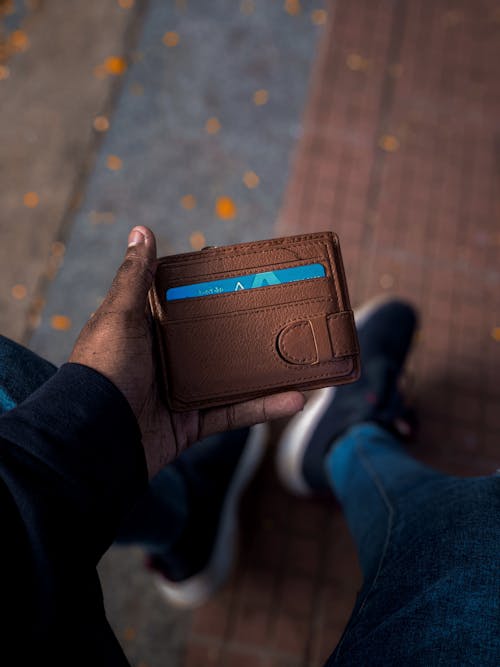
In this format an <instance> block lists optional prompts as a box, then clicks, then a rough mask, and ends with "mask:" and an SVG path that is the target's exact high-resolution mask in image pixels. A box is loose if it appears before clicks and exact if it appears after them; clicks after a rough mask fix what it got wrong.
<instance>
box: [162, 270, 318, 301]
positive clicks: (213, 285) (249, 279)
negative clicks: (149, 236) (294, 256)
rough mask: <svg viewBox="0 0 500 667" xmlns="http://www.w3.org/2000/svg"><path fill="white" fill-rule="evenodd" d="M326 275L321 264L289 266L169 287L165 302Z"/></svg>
mask: <svg viewBox="0 0 500 667" xmlns="http://www.w3.org/2000/svg"><path fill="white" fill-rule="evenodd" d="M325 275H326V272H325V267H324V266H323V264H306V265H305V266H291V267H289V268H287V269H276V270H275V271H264V272H262V273H250V274H248V275H246V276H234V277H232V278H221V279H220V280H211V281H209V282H205V283H194V284H191V285H181V286H179V287H170V288H169V289H168V290H167V293H166V299H167V301H174V300H177V299H192V298H193V297H197V296H210V295H212V294H226V293H227V292H238V291H240V290H250V289H256V288H259V287H268V286H269V285H280V284H283V283H292V282H297V281H299V280H310V279H311V278H324V277H325Z"/></svg>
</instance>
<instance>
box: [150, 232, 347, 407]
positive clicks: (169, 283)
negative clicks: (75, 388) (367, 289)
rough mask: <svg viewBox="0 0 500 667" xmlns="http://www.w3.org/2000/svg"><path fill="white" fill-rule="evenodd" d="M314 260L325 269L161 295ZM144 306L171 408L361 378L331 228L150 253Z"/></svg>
mask: <svg viewBox="0 0 500 667" xmlns="http://www.w3.org/2000/svg"><path fill="white" fill-rule="evenodd" d="M317 262H319V263H321V264H323V266H324V267H325V271H326V276H325V277H323V278H312V279H308V280H303V281H296V282H290V283H284V284H279V285H269V286H266V287H259V288H257V289H248V290H239V291H236V292H230V293H224V294H213V295H209V296H201V297H194V298H188V299H179V300H175V301H167V300H166V291H167V289H168V288H170V287H176V286H180V285H186V284H190V283H196V282H205V281H211V280H217V279H220V278H227V277H231V276H238V275H244V274H252V273H257V272H260V271H273V270H276V269H279V268H286V267H290V266H300V265H305V264H311V263H317ZM149 304H150V309H151V313H152V316H153V321H154V325H155V326H154V329H155V348H156V353H157V362H158V368H159V373H160V377H161V380H162V383H163V392H164V399H165V401H166V403H167V405H168V406H169V407H170V409H172V410H176V411H185V410H194V409H202V408H208V407H215V406H218V405H226V404H229V403H234V402H239V401H244V400H248V399H251V398H255V397H257V396H263V395H267V394H271V393H276V392H279V391H286V390H290V389H298V390H300V391H306V390H310V389H317V388H320V387H326V386H331V385H339V384H345V383H347V382H353V381H354V380H356V379H357V378H358V377H359V372H360V362H359V346H358V339H357V335H356V327H355V324H354V318H353V313H352V310H351V307H350V302H349V295H348V290H347V284H346V278H345V274H344V267H343V263H342V256H341V251H340V245H339V240H338V237H337V235H336V234H334V233H333V232H330V231H327V232H326V231H325V232H315V233H311V234H302V235H297V236H286V237H280V238H274V239H266V240H263V241H256V242H250V243H239V244H236V245H231V246H221V247H211V248H204V249H203V250H200V251H197V252H189V253H182V254H178V255H169V256H167V257H163V258H161V259H160V260H158V268H157V271H156V276H155V281H154V285H153V288H152V289H151V291H150V295H149Z"/></svg>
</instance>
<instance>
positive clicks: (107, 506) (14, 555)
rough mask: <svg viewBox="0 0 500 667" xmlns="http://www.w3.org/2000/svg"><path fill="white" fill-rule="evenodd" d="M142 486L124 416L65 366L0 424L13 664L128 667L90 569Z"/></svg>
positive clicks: (96, 383)
mask: <svg viewBox="0 0 500 667" xmlns="http://www.w3.org/2000/svg"><path fill="white" fill-rule="evenodd" d="M146 486H147V468H146V461H145V457H144V451H143V449H142V445H141V439H140V431H139V427H138V424H137V421H136V419H135V417H134V415H133V413H132V411H131V409H130V407H129V405H128V403H127V401H126V399H125V398H124V396H123V395H122V394H121V392H120V391H119V390H118V389H117V388H116V387H115V386H114V385H113V384H112V383H111V382H110V381H109V380H107V379H106V378H105V377H103V376H102V375H100V374H99V373H97V372H96V371H94V370H92V369H90V368H88V367H86V366H82V365H80V364H64V365H63V366H62V367H61V368H60V370H59V371H58V372H57V373H56V374H55V375H54V376H53V377H52V378H51V379H50V380H48V381H47V382H46V383H45V384H44V385H42V386H41V387H40V388H39V389H38V390H37V391H36V392H35V393H34V394H32V395H31V396H30V397H29V398H28V399H27V400H26V401H24V403H22V404H20V405H19V406H18V407H16V408H14V409H13V410H11V411H9V412H7V413H5V414H4V415H3V416H2V417H0V521H1V526H2V533H3V535H2V537H3V540H2V541H3V545H4V546H3V548H2V549H1V550H0V564H1V570H0V577H1V581H2V596H1V598H0V600H1V602H0V604H1V605H2V607H3V613H2V616H3V617H4V618H7V619H8V622H7V623H6V624H3V631H4V637H3V640H2V644H3V646H4V647H8V650H9V652H10V650H12V651H13V652H14V658H15V662H13V663H12V664H23V659H22V658H23V656H24V654H25V653H28V652H29V651H32V650H36V653H37V656H38V658H41V657H42V656H44V657H45V653H46V654H47V658H48V664H59V663H61V664H64V663H66V664H68V665H69V664H89V665H90V664H92V665H100V664H103V665H104V664H106V665H114V664H117V665H118V664H120V665H123V664H127V663H126V661H125V658H124V657H123V654H122V653H121V650H120V648H119V646H118V643H117V642H116V639H115V638H114V636H113V634H112V632H111V630H110V629H109V626H108V625H107V622H106V619H105V614H104V608H103V602H102V594H101V589H100V585H99V581H98V578H97V574H96V565H97V562H98V561H99V559H100V557H101V556H102V555H103V553H104V552H105V551H106V549H107V548H108V547H109V546H110V545H111V543H112V542H113V540H114V537H115V534H116V531H117V528H118V526H119V524H120V523H121V522H122V521H123V518H124V517H125V516H126V513H127V512H128V510H129V509H130V508H131V507H132V505H133V504H134V503H135V501H136V500H137V498H138V497H139V496H140V494H141V493H142V492H143V490H144V489H145V488H146ZM21 641H22V643H20V642H21ZM68 652H71V653H70V654H69V655H68ZM3 653H4V656H5V655H6V654H5V652H3ZM30 662H31V661H30ZM37 662H38V660H37ZM6 664H7V663H6Z"/></svg>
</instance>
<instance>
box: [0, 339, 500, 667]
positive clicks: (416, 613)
mask: <svg viewBox="0 0 500 667" xmlns="http://www.w3.org/2000/svg"><path fill="white" fill-rule="evenodd" d="M55 371H56V368H55V367H54V366H53V365H52V364H49V363H48V362H47V361H45V360H43V359H41V358H40V357H38V356H37V355H35V354H33V353H32V352H30V351H29V350H27V349H26V348H24V347H22V346H20V345H18V344H16V343H14V342H12V341H10V340H8V339H6V338H4V337H2V336H0V413H1V412H2V411H6V410H9V409H11V408H12V407H14V406H15V405H16V404H17V403H19V402H21V401H23V400H24V398H26V397H27V396H28V395H29V394H30V393H32V392H33V391H34V390H35V389H36V388H37V387H38V386H39V385H40V384H42V383H43V382H44V381H45V380H47V379H48V378H49V377H50V376H51V375H52V374H53V373H54V372H55ZM325 465H326V470H327V474H328V478H329V480H330V483H331V487H332V490H333V492H334V494H335V495H336V496H337V498H338V500H339V501H340V503H341V504H342V507H343V510H344V513H345V516H346V518H347V521H348V524H349V528H350V531H351V533H352V535H353V537H354V540H355V542H356V545H357V549H358V554H359V558H360V563H361V567H362V570H363V575H364V583H363V588H362V590H361V591H360V593H359V595H358V599H357V602H356V605H355V608H354V610H353V613H352V616H351V619H350V621H349V623H348V625H347V628H346V630H345V632H344V635H343V637H342V639H341V640H340V642H339V644H338V646H337V648H336V649H335V651H334V653H333V654H332V656H331V657H330V659H329V660H328V662H327V665H328V667H330V666H332V665H349V666H353V667H365V666H370V667H372V666H373V667H377V666H380V667H382V665H383V666H384V667H387V666H391V665H393V666H394V667H402V666H403V665H404V666H405V667H406V666H407V665H418V666H419V667H420V666H421V667H430V666H434V665H442V666H443V667H445V666H446V667H449V666H454V665H460V666H464V665H471V666H472V665H473V666H474V667H489V666H490V665H491V667H493V666H495V667H498V665H500V477H499V476H498V475H492V476H491V477H481V478H458V477H453V476H449V475H444V474H442V473H439V472H437V471H435V470H432V469H430V468H428V467H426V466H424V465H422V464H421V463H419V462H417V461H416V460H414V459H413V458H412V457H410V456H409V455H408V454H407V453H405V451H404V449H403V448H402V446H401V444H400V443H399V441H398V440H396V439H395V438H393V437H392V436H390V435H389V434H388V433H387V432H386V431H385V430H383V429H381V428H380V427H378V426H376V425H374V424H360V425H358V426H356V427H353V428H352V429H350V430H349V431H348V432H347V433H346V434H345V435H344V436H343V437H342V438H340V439H339V440H338V441H337V442H336V443H335V446H334V447H332V449H331V451H330V453H329V455H328V457H327V459H326V462H325ZM186 518H187V501H186V497H185V490H184V486H183V481H182V475H181V474H180V472H179V471H178V470H177V468H176V465H175V463H173V464H172V465H170V466H168V467H167V468H165V469H164V470H163V471H162V472H161V473H160V474H159V475H158V476H157V477H156V478H155V479H154V480H153V482H152V483H151V484H150V486H149V489H148V492H147V494H146V496H145V497H144V498H143V499H142V501H141V502H140V504H139V506H138V507H137V509H136V511H135V512H134V513H133V516H132V517H131V518H130V519H129V520H128V521H127V522H126V524H125V526H124V529H123V531H122V532H123V534H122V535H121V536H120V540H121V541H123V542H136V543H138V544H141V546H143V547H145V548H146V549H148V550H150V551H153V552H154V551H161V550H164V549H168V547H169V545H171V544H172V543H173V542H174V541H175V539H176V537H177V535H179V533H180V532H181V531H182V528H183V526H184V524H185V521H186ZM334 566H335V564H334V563H332V567H334ZM332 649H333V647H332Z"/></svg>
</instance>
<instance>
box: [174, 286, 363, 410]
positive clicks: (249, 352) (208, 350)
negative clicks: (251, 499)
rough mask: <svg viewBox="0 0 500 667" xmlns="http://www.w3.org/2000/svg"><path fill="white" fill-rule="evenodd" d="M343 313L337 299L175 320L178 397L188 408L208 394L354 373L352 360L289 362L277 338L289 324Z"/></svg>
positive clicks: (247, 389) (290, 383)
mask: <svg viewBox="0 0 500 667" xmlns="http://www.w3.org/2000/svg"><path fill="white" fill-rule="evenodd" d="M336 312H337V308H336V299H335V298H334V297H332V296H331V295H330V296H328V297H316V298H310V299H306V300H303V301H300V302H294V303H284V304H274V305H272V306H268V307H259V308H255V309H253V310H240V311H237V312H232V313H224V314H223V313H219V314H218V315H215V316H214V315H212V316H207V317H204V318H196V319H189V320H179V321H169V322H168V323H167V324H166V327H165V330H164V344H165V348H164V349H165V352H166V360H165V361H166V369H167V373H168V375H169V377H168V384H169V387H170V391H171V393H172V395H173V396H174V397H175V398H176V399H178V400H180V401H183V402H185V403H186V405H187V404H189V402H190V401H191V402H193V401H196V400H202V399H204V398H205V397H208V396H211V397H213V396H218V397H224V396H227V397H228V400H230V398H231V396H237V395H238V394H239V393H245V392H247V393H248V392H251V391H256V392H259V391H265V390H267V389H269V388H270V387H273V386H280V387H287V386H291V387H292V386H299V385H300V384H301V383H303V382H304V381H308V382H311V381H315V380H319V379H321V378H325V377H332V376H335V375H338V376H339V377H342V376H343V375H348V374H349V373H350V372H351V371H352V368H353V365H352V364H353V362H352V359H350V358H346V359H333V358H332V359H329V360H326V361H324V362H322V363H318V364H317V365H315V366H314V367H308V368H307V369H304V368H303V367H300V366H298V365H296V364H292V363H287V361H286V360H284V359H283V358H282V357H281V356H280V354H279V352H278V349H277V340H278V336H279V334H280V332H281V331H283V330H284V328H285V327H287V325H289V324H290V323H293V322H295V321H300V320H302V319H306V320H307V319H309V318H315V317H316V318H317V317H318V316H323V315H324V316H325V317H326V316H328V315H332V314H335V313H336Z"/></svg>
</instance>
